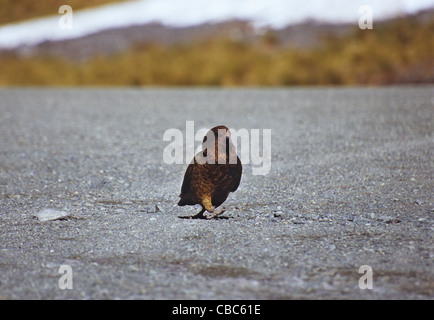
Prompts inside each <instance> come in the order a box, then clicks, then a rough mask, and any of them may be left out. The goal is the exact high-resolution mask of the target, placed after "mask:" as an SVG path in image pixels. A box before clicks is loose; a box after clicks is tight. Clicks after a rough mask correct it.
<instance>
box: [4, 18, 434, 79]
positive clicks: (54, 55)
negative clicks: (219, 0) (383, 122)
mask: <svg viewBox="0 0 434 320" xmlns="http://www.w3.org/2000/svg"><path fill="white" fill-rule="evenodd" d="M432 30H434V10H429V11H424V12H420V13H418V14H416V15H409V16H403V17H399V18H395V19H392V20H387V21H381V22H380V21H378V22H377V21H374V29H373V30H361V29H359V28H358V26H357V25H348V24H339V25H332V24H319V23H316V22H315V21H309V22H305V23H302V24H298V25H292V26H288V27H286V28H285V29H280V30H273V29H267V28H262V29H257V28H254V27H252V25H251V24H250V23H249V22H247V21H228V22H224V23H218V24H205V25H201V26H195V27H184V28H171V27H167V26H163V25H159V24H148V25H142V26H134V27H129V28H124V29H115V30H108V31H104V32H100V33H97V34H93V35H89V36H86V37H83V38H80V39H73V40H64V41H58V42H45V43H42V44H40V45H38V46H36V47H33V48H21V49H18V50H15V51H8V52H5V51H3V52H0V65H1V66H2V67H1V71H0V85H68V86H70V85H71V86H74V85H116V86H124V85H126V86H129V85H135V86H141V85H204V86H287V85H387V84H408V83H434V53H433V52H434V50H433V44H434V37H433V32H432Z"/></svg>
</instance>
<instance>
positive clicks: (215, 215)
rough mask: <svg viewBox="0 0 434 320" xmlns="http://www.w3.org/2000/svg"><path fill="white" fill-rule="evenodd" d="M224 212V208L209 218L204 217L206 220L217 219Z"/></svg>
mask: <svg viewBox="0 0 434 320" xmlns="http://www.w3.org/2000/svg"><path fill="white" fill-rule="evenodd" d="M225 211H226V209H225V208H222V209H221V210H220V211H219V212H215V213H214V214H212V215H211V216H209V217H206V218H207V219H208V220H211V219H214V218H216V217H218V216H219V215H221V214H223V213H224V212H225Z"/></svg>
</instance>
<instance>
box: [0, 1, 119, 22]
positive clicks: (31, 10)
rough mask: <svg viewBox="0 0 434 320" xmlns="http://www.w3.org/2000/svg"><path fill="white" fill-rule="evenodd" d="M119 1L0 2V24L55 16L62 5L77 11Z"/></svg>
mask: <svg viewBox="0 0 434 320" xmlns="http://www.w3.org/2000/svg"><path fill="white" fill-rule="evenodd" d="M120 1H125V0H41V1H37V0H0V8H1V11H0V24H7V23H12V22H17V21H21V20H27V19H33V18H39V17H41V16H46V15H56V14H58V12H59V8H60V6H62V5H64V4H66V5H69V6H71V7H72V9H73V10H79V9H84V8H89V7H95V6H100V5H103V4H107V3H111V2H120Z"/></svg>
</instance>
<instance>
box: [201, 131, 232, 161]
mask: <svg viewBox="0 0 434 320" xmlns="http://www.w3.org/2000/svg"><path fill="white" fill-rule="evenodd" d="M202 149H203V150H204V156H205V157H211V158H213V159H215V161H216V162H218V163H227V162H228V161H229V159H231V160H232V161H231V163H233V161H235V163H236V156H237V155H236V151H235V146H234V145H233V143H232V141H231V131H230V130H229V129H228V127H226V126H216V127H214V128H212V129H211V130H209V131H208V132H207V134H206V135H205V137H204V138H203V141H202ZM232 158H234V159H235V160H234V159H232Z"/></svg>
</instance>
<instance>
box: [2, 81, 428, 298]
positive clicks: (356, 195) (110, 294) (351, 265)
mask: <svg viewBox="0 0 434 320" xmlns="http://www.w3.org/2000/svg"><path fill="white" fill-rule="evenodd" d="M433 89H434V87H432V86H426V87H390V88H346V89H335V88H300V89H240V90H238V89H224V90H223V89H173V90H169V89H158V88H156V89H147V90H144V89H31V88H29V89H1V90H0V136H1V139H0V273H1V277H0V299H105V298H107V299H324V298H327V299H433V298H434V262H433V261H434V241H433V234H434V198H433V189H434V179H433V178H434V177H433V175H434V163H433V159H434V157H433V150H434V148H433V147H434V137H433V128H434V125H433V120H434V116H433V115H434V90H433ZM186 121H194V125H195V131H197V130H199V129H201V128H210V127H212V126H214V125H219V124H224V125H226V126H228V127H229V128H234V129H236V130H238V129H241V128H245V129H247V131H248V132H249V133H251V132H252V129H259V130H260V132H262V131H261V130H264V129H271V130H272V140H271V171H270V173H269V174H267V175H253V171H252V166H253V165H250V164H248V163H245V164H244V171H243V177H242V180H241V185H240V187H239V189H238V190H237V191H236V192H235V193H233V194H231V195H230V196H229V198H228V200H227V201H226V203H225V204H224V206H225V207H226V209H227V211H226V213H225V214H224V215H223V216H222V218H220V219H216V220H211V221H203V220H185V219H179V218H178V216H183V215H189V214H195V213H197V212H198V211H199V207H191V206H190V207H182V208H181V207H177V206H176V203H177V201H178V194H179V192H180V187H181V183H182V178H183V175H184V172H185V169H186V167H187V164H167V163H165V162H164V161H163V150H164V148H165V147H166V146H168V144H169V143H170V142H167V141H163V135H164V133H165V131H166V130H168V129H171V128H174V129H179V130H180V131H181V132H182V133H183V134H184V139H185V135H186ZM188 161H190V159H188ZM47 209H52V211H49V210H47ZM53 212H54V213H55V214H59V215H60V214H62V215H61V216H59V219H55V220H50V214H51V213H53ZM43 213H45V214H46V217H47V216H48V221H43V220H44V219H43V217H42V214H43ZM38 215H39V218H38ZM62 265H67V266H70V272H66V273H65V274H63V273H59V268H60V266H62ZM363 265H367V266H370V267H371V269H372V277H371V278H370V279H372V289H365V290H362V289H361V288H360V287H359V280H360V278H361V277H362V276H363V277H365V278H369V277H368V276H369V274H365V273H359V268H360V267H361V266H363ZM67 276H68V277H67ZM69 276H71V277H69ZM65 277H67V278H65ZM365 278H362V280H363V279H365ZM65 279H66V280H67V281H66V282H62V283H64V284H66V283H68V284H72V285H73V286H72V289H68V288H67V289H61V286H59V280H62V281H63V280H65ZM370 279H367V280H366V281H364V280H363V281H361V283H362V284H368V283H369V280H370Z"/></svg>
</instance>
